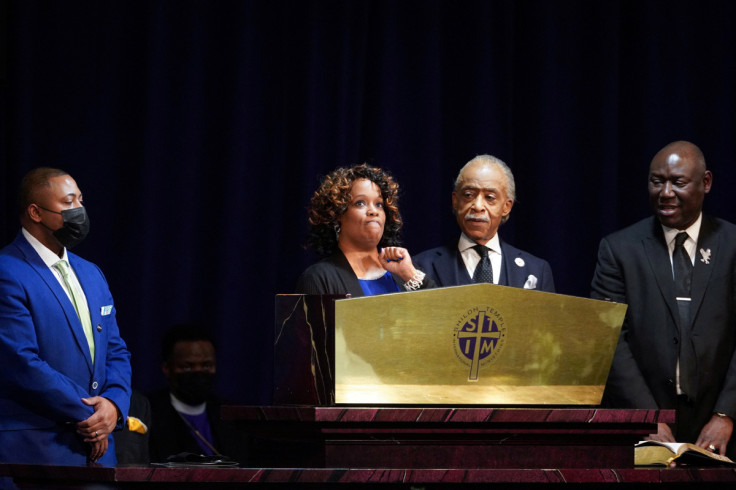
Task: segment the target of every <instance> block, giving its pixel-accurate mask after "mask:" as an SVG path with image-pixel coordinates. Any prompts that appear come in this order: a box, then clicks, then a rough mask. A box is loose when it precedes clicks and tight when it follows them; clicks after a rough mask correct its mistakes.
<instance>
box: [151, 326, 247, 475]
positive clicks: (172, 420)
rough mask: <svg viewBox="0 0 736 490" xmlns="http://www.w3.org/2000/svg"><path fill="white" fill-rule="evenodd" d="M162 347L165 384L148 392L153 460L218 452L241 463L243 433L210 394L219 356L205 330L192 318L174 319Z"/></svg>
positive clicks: (244, 444)
mask: <svg viewBox="0 0 736 490" xmlns="http://www.w3.org/2000/svg"><path fill="white" fill-rule="evenodd" d="M161 350H162V357H163V363H162V364H161V369H162V370H163V373H164V375H165V376H166V378H167V379H168V381H169V389H167V390H165V391H163V392H159V393H157V394H154V395H152V396H151V397H150V401H151V428H150V438H149V448H150V457H151V461H152V462H166V461H167V458H168V457H169V456H172V455H176V454H180V453H193V454H199V455H206V456H211V455H218V454H220V455H225V456H228V457H230V458H231V459H233V460H235V461H237V462H238V463H240V464H241V465H245V464H246V463H247V460H248V452H247V442H246V437H245V434H243V433H242V431H240V430H239V429H238V427H237V426H235V425H234V424H232V423H229V422H227V421H224V420H222V419H221V418H220V404H219V403H217V401H216V400H214V399H213V397H212V388H213V384H214V377H215V373H216V371H217V361H216V357H215V346H214V342H213V341H212V339H211V337H210V336H209V334H208V333H207V331H206V330H205V329H204V328H203V327H201V326H199V325H197V324H195V323H188V324H179V325H175V326H173V327H172V328H170V329H169V330H168V331H167V333H166V334H165V335H164V340H163V345H162V349H161Z"/></svg>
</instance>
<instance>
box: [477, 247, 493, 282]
mask: <svg viewBox="0 0 736 490" xmlns="http://www.w3.org/2000/svg"><path fill="white" fill-rule="evenodd" d="M473 249H474V250H475V251H476V252H478V255H480V262H478V266H477V267H476V268H475V271H474V272H473V282H490V283H491V284H493V266H492V265H491V258H490V257H489V256H488V251H489V249H488V247H486V246H484V245H476V246H474V247H473Z"/></svg>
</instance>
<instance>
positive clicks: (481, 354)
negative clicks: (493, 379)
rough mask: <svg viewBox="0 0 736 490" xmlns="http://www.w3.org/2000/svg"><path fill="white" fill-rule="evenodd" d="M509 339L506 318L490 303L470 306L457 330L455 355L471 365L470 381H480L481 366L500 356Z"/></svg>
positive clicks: (458, 322)
mask: <svg viewBox="0 0 736 490" xmlns="http://www.w3.org/2000/svg"><path fill="white" fill-rule="evenodd" d="M505 341H506V325H505V324H504V322H503V317H502V316H501V315H500V314H499V313H498V312H497V311H496V310H495V309H493V308H491V307H489V306H476V307H473V308H470V309H469V310H468V311H467V312H466V313H465V314H464V315H463V316H462V317H461V318H460V319H459V320H458V321H457V325H456V327H455V330H454V343H455V355H456V356H457V358H458V359H459V360H460V361H461V362H462V363H464V364H465V365H467V366H468V367H469V368H470V372H469V374H468V381H478V373H479V371H480V367H481V366H485V365H488V364H490V363H491V362H493V361H494V360H496V359H497V358H498V356H499V355H500V354H501V351H502V349H503V345H504V343H505Z"/></svg>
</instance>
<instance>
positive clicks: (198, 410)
mask: <svg viewBox="0 0 736 490" xmlns="http://www.w3.org/2000/svg"><path fill="white" fill-rule="evenodd" d="M169 395H170V397H171V406H172V407H174V410H176V411H177V412H181V413H183V414H185V415H201V414H203V413H204V411H205V410H206V409H207V402H204V403H200V404H199V405H189V404H188V403H184V402H183V401H181V400H179V399H178V398H177V397H175V396H174V394H173V393H171V392H169Z"/></svg>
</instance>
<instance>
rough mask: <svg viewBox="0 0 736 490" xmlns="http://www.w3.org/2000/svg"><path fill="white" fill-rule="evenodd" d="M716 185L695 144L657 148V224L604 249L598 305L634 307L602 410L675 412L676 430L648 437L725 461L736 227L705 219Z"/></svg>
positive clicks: (653, 182)
mask: <svg viewBox="0 0 736 490" xmlns="http://www.w3.org/2000/svg"><path fill="white" fill-rule="evenodd" d="M712 182H713V176H712V174H711V172H710V171H709V170H707V169H706V166H705V159H704V157H703V154H702V152H701V151H700V149H699V148H698V147H697V146H695V145H694V144H692V143H689V142H687V141H676V142H674V143H670V144H668V145H667V146H665V147H664V148H663V149H662V150H660V151H659V152H658V153H657V154H656V155H655V156H654V158H653V159H652V162H651V165H650V167H649V199H650V204H651V206H652V208H653V211H654V216H653V217H650V218H647V219H644V220H642V221H640V222H638V223H636V224H634V225H632V226H630V227H628V228H625V229H623V230H620V231H618V232H616V233H613V234H611V235H609V236H607V237H606V238H604V239H603V240H602V241H601V244H600V249H599V251H598V264H597V266H596V270H595V275H594V277H593V282H592V297H593V298H597V299H605V300H612V301H617V302H622V303H627V304H628V305H629V307H628V311H627V313H626V319H625V320H624V324H623V328H622V330H621V337H620V339H619V344H618V347H617V349H616V354H615V356H614V360H613V366H612V368H611V372H610V375H609V377H608V383H607V385H606V391H605V393H604V403H605V404H606V405H608V406H611V407H621V408H660V409H676V411H677V422H676V423H675V424H674V425H673V426H671V427H670V426H668V425H667V424H659V427H658V432H657V433H656V434H651V435H650V438H651V439H653V440H659V441H666V442H674V441H678V442H694V443H696V444H697V445H698V446H700V447H703V448H706V449H710V450H711V451H718V452H720V453H721V454H725V453H726V451H727V446H728V443H729V440H730V439H731V433H732V430H733V417H734V416H735V415H736V358H734V352H735V347H736V275H734V271H736V226H734V225H733V224H731V223H728V222H726V221H723V220H721V219H717V218H713V217H710V216H706V215H704V214H703V213H702V206H703V200H704V198H705V194H707V193H708V192H710V189H711V185H712ZM683 232H685V233H686V234H683ZM731 449H732V448H731V447H729V453H730V452H731V451H730V450H731Z"/></svg>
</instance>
